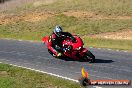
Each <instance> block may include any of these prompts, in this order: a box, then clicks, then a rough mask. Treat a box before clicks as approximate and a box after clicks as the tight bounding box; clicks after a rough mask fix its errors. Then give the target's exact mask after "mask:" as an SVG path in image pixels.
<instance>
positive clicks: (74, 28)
mask: <svg viewBox="0 0 132 88" xmlns="http://www.w3.org/2000/svg"><path fill="white" fill-rule="evenodd" d="M131 23H132V20H106V19H102V20H90V19H89V20H87V19H86V20H84V19H78V18H75V17H73V16H70V17H68V16H66V15H63V14H59V15H56V16H53V17H50V18H48V19H47V20H44V21H43V20H42V21H39V22H26V21H18V22H16V23H10V24H6V25H1V26H0V38H15V39H24V40H39V41H40V40H41V38H42V37H43V36H45V35H50V34H51V33H52V31H53V28H54V26H55V25H57V24H59V25H61V26H62V27H63V29H64V31H68V32H71V33H73V34H78V35H79V36H80V37H82V36H84V35H85V36H89V35H91V34H99V33H105V32H114V31H120V30H125V29H132V24H131ZM84 41H85V42H86V44H85V45H86V46H87V45H89V44H90V46H93V47H108V48H117V49H127V50H130V49H131V50H132V45H131V44H132V43H131V41H129V42H128V41H127V40H109V39H102V40H101V39H91V38H88V39H85V40H84ZM90 41H92V42H90ZM124 41H125V42H124ZM87 42H88V43H87ZM129 43H131V44H129ZM122 44H124V45H123V46H124V47H122Z"/></svg>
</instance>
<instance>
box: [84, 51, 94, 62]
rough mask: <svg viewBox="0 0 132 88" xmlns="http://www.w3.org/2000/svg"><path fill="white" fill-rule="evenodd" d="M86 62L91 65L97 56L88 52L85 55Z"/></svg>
mask: <svg viewBox="0 0 132 88" xmlns="http://www.w3.org/2000/svg"><path fill="white" fill-rule="evenodd" d="M84 60H87V61H88V62H89V63H94V62H95V56H94V55H93V54H92V53H91V52H90V51H87V52H86V53H85V55H84Z"/></svg>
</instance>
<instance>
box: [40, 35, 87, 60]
mask: <svg viewBox="0 0 132 88" xmlns="http://www.w3.org/2000/svg"><path fill="white" fill-rule="evenodd" d="M73 37H74V38H75V39H76V41H75V42H73V41H72V40H71V39H70V38H65V39H64V41H63V42H62V47H63V48H66V49H67V50H66V51H65V52H62V53H63V55H64V56H66V57H70V58H72V59H76V60H80V59H83V58H84V56H85V55H86V52H88V49H87V48H84V47H83V45H84V44H83V41H82V39H81V38H80V37H78V36H75V35H74V36H73ZM42 41H43V42H44V43H45V44H46V45H47V48H48V50H50V51H51V52H52V53H53V54H54V55H56V56H57V51H56V50H55V49H53V47H52V42H51V39H50V37H47V36H46V37H43V39H42Z"/></svg>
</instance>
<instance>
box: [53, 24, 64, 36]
mask: <svg viewBox="0 0 132 88" xmlns="http://www.w3.org/2000/svg"><path fill="white" fill-rule="evenodd" d="M53 32H54V33H55V34H56V35H57V36H58V37H59V36H61V33H62V32H63V30H62V28H61V27H60V26H56V27H55V29H54V31H53Z"/></svg>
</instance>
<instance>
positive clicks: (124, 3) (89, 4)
mask: <svg viewBox="0 0 132 88" xmlns="http://www.w3.org/2000/svg"><path fill="white" fill-rule="evenodd" d="M131 4H132V1H131V0H83V1H82V0H56V1H55V2H53V3H49V4H45V1H43V2H41V4H40V5H38V6H37V7H36V6H34V4H28V5H25V6H24V7H22V8H17V9H15V10H13V12H17V13H19V12H21V11H27V10H28V11H35V10H36V11H52V12H56V13H61V12H64V11H68V10H81V11H89V12H90V11H91V12H95V13H96V14H103V15H107V16H108V15H114V16H118V15H120V16H123V15H128V16H129V15H131V14H132V5H131Z"/></svg>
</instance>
